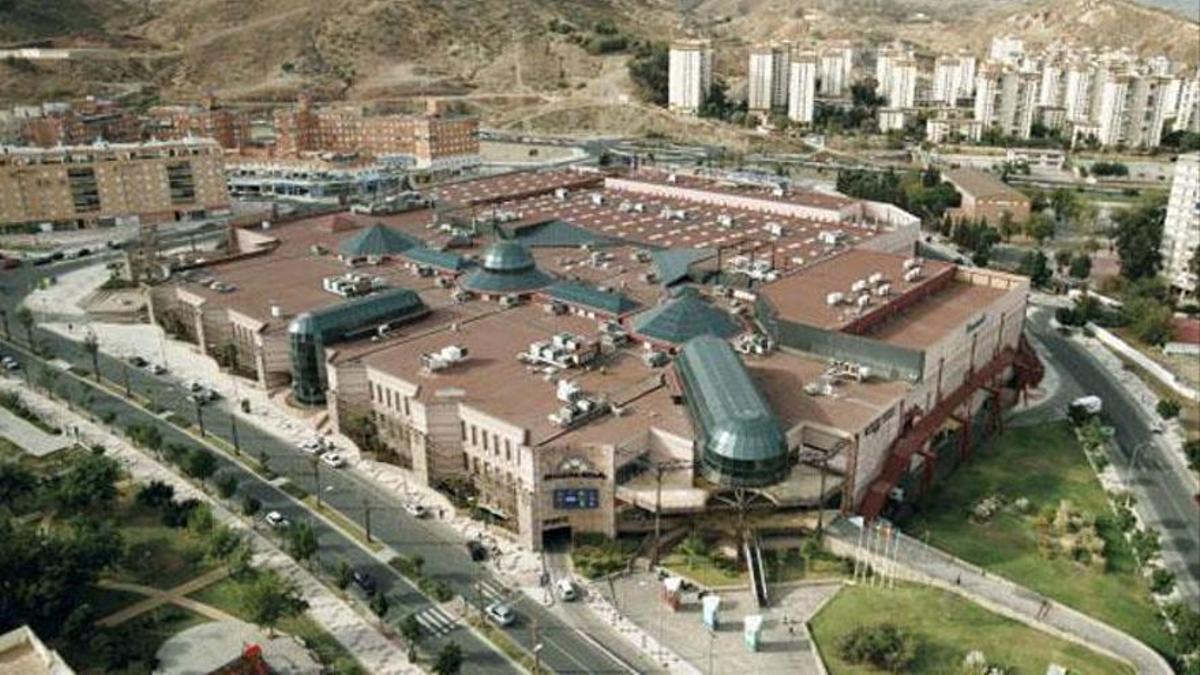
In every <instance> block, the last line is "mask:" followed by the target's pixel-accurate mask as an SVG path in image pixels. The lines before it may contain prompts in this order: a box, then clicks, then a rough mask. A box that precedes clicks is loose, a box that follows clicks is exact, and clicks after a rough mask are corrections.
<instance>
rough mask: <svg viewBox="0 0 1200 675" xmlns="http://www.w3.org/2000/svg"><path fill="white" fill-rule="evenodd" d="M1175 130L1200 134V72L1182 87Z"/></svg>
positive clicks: (1184, 82) (1185, 81)
mask: <svg viewBox="0 0 1200 675" xmlns="http://www.w3.org/2000/svg"><path fill="white" fill-rule="evenodd" d="M1173 129H1182V130H1184V131H1190V132H1192V133H1197V134H1200V71H1197V73H1196V75H1195V76H1194V77H1192V78H1191V79H1190V80H1184V81H1183V82H1182V83H1181V85H1180V88H1179V104H1178V106H1177V107H1176V110H1175V123H1174V125H1173Z"/></svg>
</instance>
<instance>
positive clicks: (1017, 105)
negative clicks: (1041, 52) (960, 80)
mask: <svg viewBox="0 0 1200 675" xmlns="http://www.w3.org/2000/svg"><path fill="white" fill-rule="evenodd" d="M1037 84H1038V76H1037V75H1036V74H1034V73H1029V72H1020V71H1017V70H1013V69H1009V68H1004V69H1002V68H998V67H990V68H987V69H985V70H983V71H981V73H980V75H979V77H978V78H976V81H975V119H977V120H979V121H980V122H981V123H983V127H984V129H995V130H996V131H998V132H999V133H1001V134H1002V135H1004V136H1011V137H1013V138H1029V132H1030V129H1031V128H1032V126H1033V116H1034V111H1035V107H1036V103H1037Z"/></svg>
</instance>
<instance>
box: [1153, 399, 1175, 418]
mask: <svg viewBox="0 0 1200 675" xmlns="http://www.w3.org/2000/svg"><path fill="white" fill-rule="evenodd" d="M1181 408H1182V406H1180V405H1179V401H1176V400H1175V399H1173V398H1162V399H1159V400H1158V405H1156V406H1155V410H1157V411H1158V414H1159V415H1160V416H1161V417H1162V418H1163V419H1164V420H1170V419H1175V418H1176V417H1179V411H1180V409H1181Z"/></svg>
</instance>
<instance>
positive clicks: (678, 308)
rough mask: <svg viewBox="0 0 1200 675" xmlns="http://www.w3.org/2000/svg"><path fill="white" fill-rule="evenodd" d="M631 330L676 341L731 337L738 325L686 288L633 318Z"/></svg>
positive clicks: (737, 330) (739, 328)
mask: <svg viewBox="0 0 1200 675" xmlns="http://www.w3.org/2000/svg"><path fill="white" fill-rule="evenodd" d="M633 330H634V332H636V333H637V334H638V335H641V336H642V337H646V338H649V339H651V340H656V341H659V342H668V343H671V344H676V345H680V344H683V343H685V342H687V341H688V340H691V339H692V338H695V337H699V336H701V335H711V336H715V337H719V338H728V337H732V336H734V335H736V334H738V333H740V332H741V331H742V326H741V325H740V324H739V323H738V321H737V319H735V318H733V317H732V316H730V315H729V313H728V312H726V311H725V310H723V309H720V308H719V307H715V306H713V305H711V304H709V303H707V302H705V301H704V299H702V298H701V297H700V295H699V293H697V292H696V291H695V290H694V289H686V291H685V292H683V293H679V294H678V295H676V297H674V298H672V299H671V300H668V301H667V302H665V303H663V304H661V305H659V306H658V307H655V308H653V309H650V310H647V311H646V312H643V313H641V314H638V315H637V316H635V317H634V318H633Z"/></svg>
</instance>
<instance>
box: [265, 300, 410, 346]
mask: <svg viewBox="0 0 1200 675" xmlns="http://www.w3.org/2000/svg"><path fill="white" fill-rule="evenodd" d="M427 310H428V308H427V307H426V306H425V303H424V301H422V300H421V296H420V295H417V293H416V292H414V291H410V290H408V289H407V288H392V289H388V290H385V291H380V292H379V293H372V294H370V295H364V296H361V297H358V298H354V299H353V300H347V301H345V302H341V303H338V304H336V305H332V306H329V307H325V308H323V309H319V310H316V311H313V312H305V313H303V314H301V315H299V316H297V317H296V318H295V319H294V320H293V321H292V323H291V325H290V326H289V327H288V332H289V333H308V334H311V335H319V336H320V337H321V339H322V340H324V341H331V340H336V339H341V338H343V337H346V336H347V334H348V333H353V332H357V331H360V330H363V329H366V328H373V327H374V326H375V325H377V324H380V323H383V322H384V321H395V320H398V319H407V318H412V317H415V316H417V315H419V314H423V313H425V312H426V311H427Z"/></svg>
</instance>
